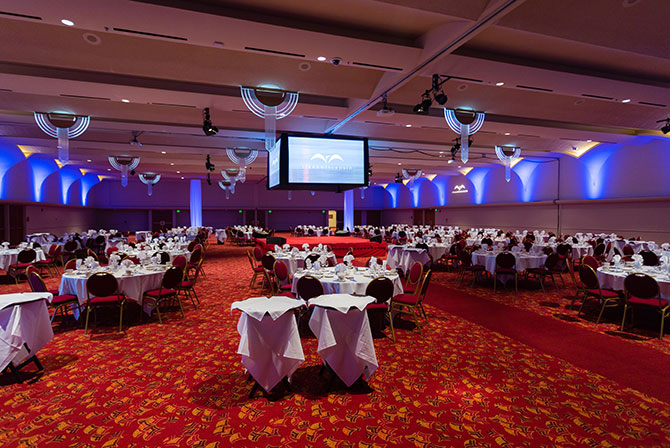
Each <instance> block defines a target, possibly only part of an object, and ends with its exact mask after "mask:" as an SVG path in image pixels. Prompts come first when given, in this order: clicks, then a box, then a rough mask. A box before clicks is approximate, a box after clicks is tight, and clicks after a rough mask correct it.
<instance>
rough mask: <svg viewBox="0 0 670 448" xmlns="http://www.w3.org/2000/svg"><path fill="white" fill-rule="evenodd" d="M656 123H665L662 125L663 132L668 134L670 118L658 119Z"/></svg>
mask: <svg viewBox="0 0 670 448" xmlns="http://www.w3.org/2000/svg"><path fill="white" fill-rule="evenodd" d="M656 123H665V124H664V125H663V126H662V127H661V132H662V133H664V134H667V133H668V132H670V118H666V119H664V120H658V121H657V122H656Z"/></svg>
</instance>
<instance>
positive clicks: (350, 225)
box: [343, 190, 354, 232]
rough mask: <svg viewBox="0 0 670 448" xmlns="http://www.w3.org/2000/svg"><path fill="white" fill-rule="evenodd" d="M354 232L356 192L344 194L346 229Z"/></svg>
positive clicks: (351, 191) (350, 191) (348, 191)
mask: <svg viewBox="0 0 670 448" xmlns="http://www.w3.org/2000/svg"><path fill="white" fill-rule="evenodd" d="M343 230H348V231H349V232H353V231H354V190H347V191H345V192H344V229H343Z"/></svg>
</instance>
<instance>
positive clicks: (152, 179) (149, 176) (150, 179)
mask: <svg viewBox="0 0 670 448" xmlns="http://www.w3.org/2000/svg"><path fill="white" fill-rule="evenodd" d="M139 177H140V180H141V181H142V183H143V184H146V186H147V195H149V196H151V193H152V191H151V187H152V186H153V185H155V184H157V183H158V181H159V180H161V175H160V174H156V173H152V172H146V173H140V176H139Z"/></svg>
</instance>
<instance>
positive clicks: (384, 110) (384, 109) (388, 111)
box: [377, 94, 395, 117]
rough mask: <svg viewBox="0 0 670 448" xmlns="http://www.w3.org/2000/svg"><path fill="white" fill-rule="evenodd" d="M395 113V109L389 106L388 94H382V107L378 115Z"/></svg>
mask: <svg viewBox="0 0 670 448" xmlns="http://www.w3.org/2000/svg"><path fill="white" fill-rule="evenodd" d="M393 114H395V110H393V108H391V107H389V105H388V103H387V102H386V94H384V95H382V108H381V109H379V110H378V111H377V116H378V117H382V116H384V115H386V116H391V115H393Z"/></svg>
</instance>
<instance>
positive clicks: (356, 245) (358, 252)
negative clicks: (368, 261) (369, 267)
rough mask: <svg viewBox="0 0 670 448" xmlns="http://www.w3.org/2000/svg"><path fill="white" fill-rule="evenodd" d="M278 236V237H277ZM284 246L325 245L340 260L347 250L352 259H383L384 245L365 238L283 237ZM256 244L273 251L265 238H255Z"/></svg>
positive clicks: (271, 245) (384, 254) (272, 245)
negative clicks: (350, 250) (284, 239)
mask: <svg viewBox="0 0 670 448" xmlns="http://www.w3.org/2000/svg"><path fill="white" fill-rule="evenodd" d="M278 236H279V235H278ZM285 238H286V244H290V245H291V246H293V247H298V248H302V245H303V244H305V243H307V244H309V247H310V248H311V247H314V246H318V245H319V244H323V245H324V246H325V245H326V244H327V245H329V246H330V247H332V248H333V252H334V253H335V256H336V257H338V258H342V257H344V256H345V255H346V254H347V251H348V250H349V248H352V249H353V250H354V257H357V258H358V257H361V258H364V257H385V256H386V243H371V242H370V241H369V240H368V239H366V238H356V237H353V236H303V237H285ZM256 244H257V245H259V246H260V247H261V248H263V249H264V250H273V249H274V246H275V245H274V244H266V243H265V238H256Z"/></svg>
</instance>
